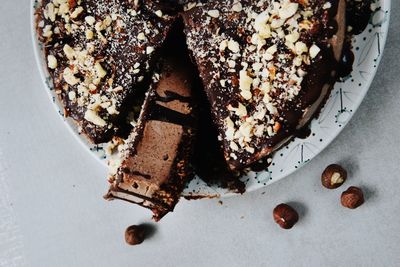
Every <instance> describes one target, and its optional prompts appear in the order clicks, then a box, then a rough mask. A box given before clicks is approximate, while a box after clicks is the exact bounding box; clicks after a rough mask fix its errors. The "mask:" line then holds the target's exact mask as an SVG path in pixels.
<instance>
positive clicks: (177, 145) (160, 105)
mask: <svg viewBox="0 0 400 267" xmlns="http://www.w3.org/2000/svg"><path fill="white" fill-rule="evenodd" d="M182 56H184V55H181V56H180V57H181V58H182ZM154 77H155V78H154V79H155V80H154V84H153V86H152V87H151V89H150V91H149V92H148V95H147V97H146V100H145V103H144V106H143V109H142V113H141V115H140V118H139V122H138V124H137V126H136V127H135V129H134V131H133V133H132V134H131V135H130V137H129V138H128V140H127V142H126V144H125V146H126V147H125V148H124V151H123V153H122V154H123V155H122V157H121V163H120V165H119V166H118V169H117V171H116V174H115V175H113V176H112V177H111V179H110V182H111V187H110V190H109V192H108V194H107V195H106V199H122V200H126V201H129V202H132V203H136V204H139V205H141V206H143V207H146V208H149V209H151V210H152V211H153V213H154V219H155V220H157V221H158V220H159V219H161V218H162V217H163V216H164V215H165V214H167V213H168V212H170V211H172V210H173V209H174V207H175V205H176V203H177V202H178V200H179V198H180V196H181V193H182V191H183V189H184V186H185V184H186V182H188V180H189V179H190V178H191V177H192V170H191V167H190V165H189V160H190V158H191V154H192V150H193V144H194V141H193V138H194V133H195V125H196V119H195V116H194V111H193V99H192V81H193V72H192V68H191V64H190V62H189V60H188V61H182V60H180V59H171V58H169V59H167V60H166V61H165V63H164V66H163V68H162V71H161V74H160V75H157V74H156V75H155V76H154Z"/></svg>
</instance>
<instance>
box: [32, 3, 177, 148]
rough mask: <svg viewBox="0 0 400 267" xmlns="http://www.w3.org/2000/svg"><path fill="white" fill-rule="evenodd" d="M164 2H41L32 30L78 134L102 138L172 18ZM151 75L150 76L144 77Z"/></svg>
mask: <svg viewBox="0 0 400 267" xmlns="http://www.w3.org/2000/svg"><path fill="white" fill-rule="evenodd" d="M162 2H163V1H130V0H99V1H93V0H43V1H42V2H41V3H40V5H39V7H38V8H37V12H36V20H37V31H38V36H39V39H40V41H41V42H42V43H43V47H44V50H45V53H46V57H47V61H48V69H49V73H50V75H51V78H52V81H53V83H54V88H55V91H56V93H57V94H58V96H59V99H60V100H61V102H62V104H63V105H64V109H65V110H64V111H65V112H64V113H65V116H69V117H71V118H73V119H74V120H75V121H76V122H77V123H78V125H79V126H80V127H81V128H82V129H81V130H82V133H83V134H85V135H86V136H87V137H88V139H89V140H91V141H92V142H94V143H101V142H107V141H109V140H110V139H111V137H112V136H113V135H114V134H115V132H116V130H117V128H118V126H119V125H118V124H119V121H121V120H124V119H125V116H126V107H127V106H129V105H127V103H128V104H129V102H131V100H132V98H134V97H135V94H140V93H143V91H144V90H145V89H147V86H148V81H147V80H149V77H150V76H151V72H152V71H151V69H152V66H153V61H154V59H155V57H156V56H157V51H158V49H159V48H160V46H161V45H162V44H163V42H164V40H165V38H166V36H167V33H168V32H169V30H170V28H171V27H172V25H173V23H174V21H175V19H176V13H175V12H176V10H175V9H173V8H170V6H169V5H166V4H164V3H162ZM149 73H150V75H149Z"/></svg>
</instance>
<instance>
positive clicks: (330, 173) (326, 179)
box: [321, 164, 347, 189]
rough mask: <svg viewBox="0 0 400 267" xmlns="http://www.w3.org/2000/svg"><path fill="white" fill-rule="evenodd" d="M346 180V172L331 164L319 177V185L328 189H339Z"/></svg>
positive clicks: (340, 167)
mask: <svg viewBox="0 0 400 267" xmlns="http://www.w3.org/2000/svg"><path fill="white" fill-rule="evenodd" d="M346 179H347V171H346V170H345V169H344V168H343V167H342V166H340V165H337V164H331V165H329V166H328V167H326V169H325V170H324V172H323V173H322V175H321V183H322V185H323V186H324V187H326V188H328V189H335V188H338V187H340V186H341V185H342V184H343V183H344V182H345V181H346Z"/></svg>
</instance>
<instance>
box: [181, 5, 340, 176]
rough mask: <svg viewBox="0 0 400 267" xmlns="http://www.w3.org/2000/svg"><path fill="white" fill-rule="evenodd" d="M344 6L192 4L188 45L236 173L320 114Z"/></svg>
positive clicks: (188, 9) (331, 75)
mask: <svg viewBox="0 0 400 267" xmlns="http://www.w3.org/2000/svg"><path fill="white" fill-rule="evenodd" d="M201 2H205V3H201ZM345 5H346V2H345V0H305V1H303V0H302V1H299V0H296V1H294V0H282V1H269V0H257V1H254V0H244V1H237V0H228V1H217V0H211V1H199V2H197V3H189V4H188V5H187V6H186V12H185V13H184V14H183V17H184V20H185V25H186V30H185V32H186V36H187V43H188V46H189V49H190V50H191V52H192V55H193V57H194V59H195V61H196V63H197V66H198V69H199V72H200V76H201V78H202V80H203V83H204V87H205V90H206V93H207V96H208V99H209V102H210V104H211V107H212V113H213V120H214V122H215V124H216V126H217V128H218V132H219V140H220V141H221V145H222V147H223V151H224V154H225V159H226V161H227V162H228V164H229V166H230V168H231V169H233V170H235V169H242V168H244V167H246V166H248V165H250V164H251V163H253V162H256V161H258V160H259V159H261V158H264V157H265V156H267V155H269V154H270V153H272V152H273V151H275V150H276V149H278V148H279V147H280V146H282V145H283V144H284V143H286V142H288V141H289V140H290V139H291V138H292V136H293V134H294V133H295V131H296V130H298V129H299V128H301V127H304V126H305V125H306V124H307V123H308V122H309V121H310V120H311V118H312V117H313V116H314V115H315V114H316V113H317V112H318V111H319V109H320V108H321V106H322V105H323V103H324V100H325V99H326V97H327V96H328V95H329V92H330V91H331V88H332V85H333V84H334V82H335V81H336V68H337V61H338V60H339V59H340V56H341V52H342V47H343V40H344V33H345Z"/></svg>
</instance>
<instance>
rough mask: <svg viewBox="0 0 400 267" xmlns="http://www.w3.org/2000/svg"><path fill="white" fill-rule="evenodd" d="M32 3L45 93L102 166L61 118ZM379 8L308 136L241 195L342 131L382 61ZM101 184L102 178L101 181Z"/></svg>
mask: <svg viewBox="0 0 400 267" xmlns="http://www.w3.org/2000/svg"><path fill="white" fill-rule="evenodd" d="M37 2H38V0H31V6H32V20H31V21H32V35H33V44H34V50H35V55H36V60H37V63H38V66H39V69H40V73H41V76H42V79H43V81H44V83H45V86H46V90H47V91H48V92H49V96H50V99H51V101H53V103H54V107H55V108H56V110H57V112H58V113H59V114H60V115H61V117H62V118H63V120H64V121H65V123H66V125H67V128H69V129H70V130H71V132H72V133H73V135H74V136H76V137H77V140H79V141H80V142H81V144H82V145H83V146H84V147H85V149H87V150H88V151H90V153H91V154H92V155H94V156H95V157H96V158H97V159H99V162H100V163H101V164H102V165H103V166H104V167H106V165H107V159H106V156H105V153H104V150H103V146H102V145H92V144H90V143H88V142H87V140H86V139H85V138H84V137H83V136H81V135H80V134H79V132H78V129H77V127H76V125H75V124H74V122H73V121H72V120H71V119H68V118H67V119H65V118H64V116H63V112H62V110H63V108H62V105H61V104H60V103H59V101H58V100H57V99H56V95H55V93H54V90H53V86H52V82H51V79H50V78H49V74H48V71H47V67H46V60H45V57H44V53H43V51H42V48H41V45H40V44H39V42H38V41H37V36H36V31H35V26H34V16H33V14H34V10H35V6H36V5H37ZM377 3H378V6H379V7H381V8H380V9H378V11H376V12H374V14H373V16H372V18H371V20H370V23H369V25H368V27H367V29H366V30H365V31H364V32H363V33H362V34H360V35H357V36H356V37H355V38H354V39H353V40H352V43H353V47H354V54H355V61H354V66H353V67H354V70H353V72H352V74H351V77H349V78H348V79H347V80H346V81H344V82H340V83H336V85H335V88H334V90H333V91H332V92H331V95H330V97H329V99H328V101H327V103H326V105H325V107H324V108H323V110H322V112H321V114H320V116H319V118H318V119H315V120H314V121H313V122H312V123H311V131H312V134H311V135H310V136H309V137H308V138H307V139H298V138H296V139H294V140H293V141H292V142H291V143H290V144H288V145H287V146H286V147H284V148H282V149H280V150H279V151H277V152H276V153H275V155H274V157H273V159H272V164H271V166H270V167H269V168H268V169H267V170H265V171H262V172H259V173H255V172H252V173H249V174H248V175H247V176H245V177H243V178H242V179H243V181H244V182H245V184H246V191H253V190H256V189H259V188H262V187H264V186H267V185H269V184H271V183H272V182H275V181H278V180H280V179H283V178H284V177H286V176H288V175H289V174H291V173H293V172H295V171H296V170H298V169H299V168H301V167H302V166H304V165H305V164H306V163H308V162H309V161H310V160H311V159H313V158H314V157H316V156H317V155H318V154H319V153H320V152H321V151H322V150H323V149H324V148H325V147H326V146H328V145H329V144H330V143H331V142H332V141H333V139H334V138H335V137H336V136H337V135H338V134H339V133H340V132H341V131H342V129H343V128H344V127H345V126H346V124H347V123H348V122H349V120H350V119H351V117H352V116H353V114H354V113H355V112H356V110H357V109H358V107H359V105H360V104H361V102H362V100H363V99H364V97H365V94H366V93H367V91H368V89H369V87H370V85H371V82H372V80H373V78H374V76H375V73H376V70H377V67H378V65H379V62H380V60H381V57H382V52H383V49H384V46H385V42H386V37H387V33H388V27H389V17H390V4H391V3H390V0H377ZM104 181H105V182H106V179H104ZM229 194H230V192H228V191H227V190H226V189H222V188H219V187H210V186H208V185H206V184H205V183H204V182H203V181H202V180H200V179H199V178H195V179H194V180H193V181H192V182H191V183H190V184H189V185H188V186H187V188H186V189H185V191H184V195H202V196H204V195H207V196H226V195H229Z"/></svg>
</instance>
